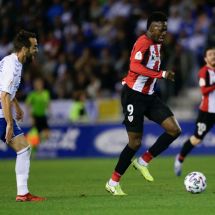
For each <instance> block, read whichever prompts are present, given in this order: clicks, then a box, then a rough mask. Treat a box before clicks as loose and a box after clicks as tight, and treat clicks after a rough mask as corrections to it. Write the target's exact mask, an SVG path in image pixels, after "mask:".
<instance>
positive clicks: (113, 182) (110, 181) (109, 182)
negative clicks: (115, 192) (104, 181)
mask: <svg viewBox="0 0 215 215" xmlns="http://www.w3.org/2000/svg"><path fill="white" fill-rule="evenodd" d="M108 184H109V185H110V186H112V187H115V186H116V185H118V184H119V182H117V181H113V180H112V179H110V180H109V181H108Z"/></svg>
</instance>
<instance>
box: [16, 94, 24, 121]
mask: <svg viewBox="0 0 215 215" xmlns="http://www.w3.org/2000/svg"><path fill="white" fill-rule="evenodd" d="M13 105H14V107H15V112H16V120H18V121H19V120H20V121H23V117H24V112H23V110H22V109H21V107H20V105H19V102H18V100H17V99H16V98H14V99H13Z"/></svg>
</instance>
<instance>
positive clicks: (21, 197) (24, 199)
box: [16, 193, 46, 202]
mask: <svg viewBox="0 0 215 215" xmlns="http://www.w3.org/2000/svg"><path fill="white" fill-rule="evenodd" d="M44 200H46V198H44V197H40V196H34V195H32V194H30V193H27V194H25V195H17V196H16V201H17V202H40V201H44Z"/></svg>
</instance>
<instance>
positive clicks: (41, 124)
mask: <svg viewBox="0 0 215 215" xmlns="http://www.w3.org/2000/svg"><path fill="white" fill-rule="evenodd" d="M33 118H34V126H35V127H36V128H37V130H38V131H39V132H41V131H43V130H46V129H49V126H48V122H47V117H46V116H33Z"/></svg>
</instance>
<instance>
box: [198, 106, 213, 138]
mask: <svg viewBox="0 0 215 215" xmlns="http://www.w3.org/2000/svg"><path fill="white" fill-rule="evenodd" d="M214 124H215V113H208V112H203V111H201V110H200V111H199V115H198V117H197V120H196V126H195V132H194V135H195V136H196V137H197V138H199V139H201V140H202V139H203V138H204V136H205V135H206V134H207V133H208V132H209V131H210V129H211V128H212V127H213V125H214Z"/></svg>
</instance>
